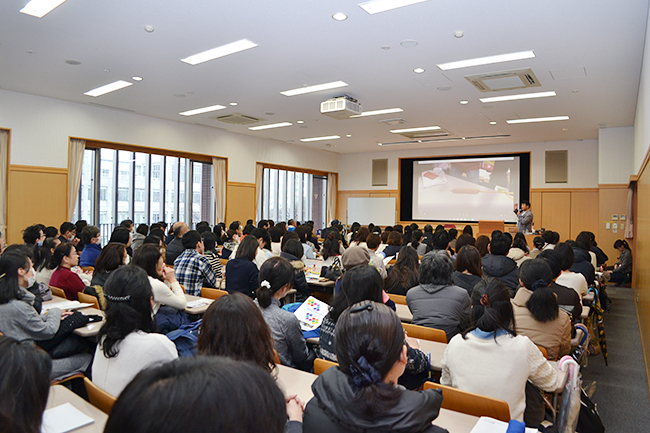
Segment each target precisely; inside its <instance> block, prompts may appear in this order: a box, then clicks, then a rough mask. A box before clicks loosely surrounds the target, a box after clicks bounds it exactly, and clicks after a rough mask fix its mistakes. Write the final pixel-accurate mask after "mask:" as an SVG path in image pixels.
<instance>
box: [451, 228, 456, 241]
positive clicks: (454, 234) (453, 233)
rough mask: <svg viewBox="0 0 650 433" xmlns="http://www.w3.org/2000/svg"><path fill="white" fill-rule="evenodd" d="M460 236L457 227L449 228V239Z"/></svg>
mask: <svg viewBox="0 0 650 433" xmlns="http://www.w3.org/2000/svg"><path fill="white" fill-rule="evenodd" d="M457 236H458V230H456V229H449V239H452V240H453V239H456V237H457Z"/></svg>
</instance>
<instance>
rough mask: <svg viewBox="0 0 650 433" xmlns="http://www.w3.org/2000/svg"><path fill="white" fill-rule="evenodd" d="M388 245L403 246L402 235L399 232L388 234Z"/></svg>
mask: <svg viewBox="0 0 650 433" xmlns="http://www.w3.org/2000/svg"><path fill="white" fill-rule="evenodd" d="M386 243H387V244H388V245H398V246H401V245H402V234H401V233H400V232H398V231H395V230H393V231H392V232H390V233H389V234H388V239H387V240H386Z"/></svg>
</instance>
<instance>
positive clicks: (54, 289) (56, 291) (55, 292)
mask: <svg viewBox="0 0 650 433" xmlns="http://www.w3.org/2000/svg"><path fill="white" fill-rule="evenodd" d="M50 290H51V291H52V294H53V295H54V296H58V297H59V298H63V299H68V297H67V296H66V295H65V292H64V291H63V289H59V288H58V287H54V286H50Z"/></svg>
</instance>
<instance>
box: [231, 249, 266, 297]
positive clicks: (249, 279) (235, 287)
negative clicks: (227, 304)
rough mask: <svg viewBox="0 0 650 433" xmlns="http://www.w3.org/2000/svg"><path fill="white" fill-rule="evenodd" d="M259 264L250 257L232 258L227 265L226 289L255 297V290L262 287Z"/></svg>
mask: <svg viewBox="0 0 650 433" xmlns="http://www.w3.org/2000/svg"><path fill="white" fill-rule="evenodd" d="M258 277H259V270H258V269H257V265H256V264H255V263H253V262H251V261H250V260H248V259H244V258H241V259H230V260H228V264H227V265H226V291H227V292H228V293H235V292H241V293H243V294H245V295H248V296H250V297H251V298H253V299H255V292H256V291H257V289H258V288H259V287H260V285H259V281H258Z"/></svg>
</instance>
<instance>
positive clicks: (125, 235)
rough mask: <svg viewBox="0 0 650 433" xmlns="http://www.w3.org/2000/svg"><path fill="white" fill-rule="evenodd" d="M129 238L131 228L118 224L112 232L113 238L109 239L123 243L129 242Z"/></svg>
mask: <svg viewBox="0 0 650 433" xmlns="http://www.w3.org/2000/svg"><path fill="white" fill-rule="evenodd" d="M129 239H131V232H130V231H129V229H127V228H126V227H124V226H117V227H115V229H113V233H111V238H110V239H109V240H108V241H109V242H119V243H121V244H124V245H126V244H128V243H129Z"/></svg>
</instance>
